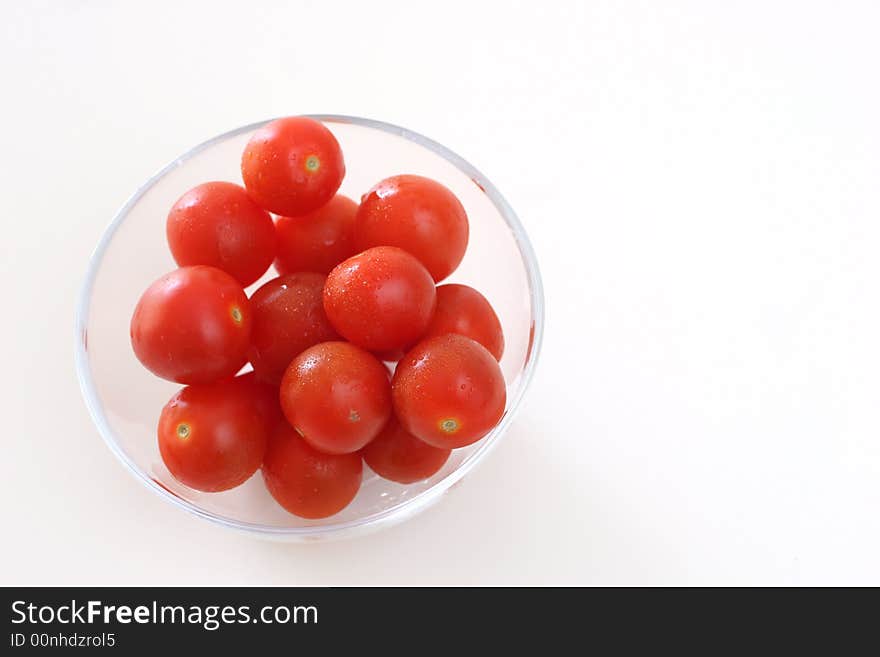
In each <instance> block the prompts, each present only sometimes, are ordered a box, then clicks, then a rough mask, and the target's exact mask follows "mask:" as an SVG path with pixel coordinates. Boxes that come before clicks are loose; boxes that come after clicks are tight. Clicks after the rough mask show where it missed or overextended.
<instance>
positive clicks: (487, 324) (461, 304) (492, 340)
mask: <svg viewBox="0 0 880 657" xmlns="http://www.w3.org/2000/svg"><path fill="white" fill-rule="evenodd" d="M446 333H458V334H459V335H463V336H465V337H466V338H470V339H471V340H476V341H477V342H479V343H480V344H481V345H483V346H484V347H486V349H488V350H489V353H491V354H492V355H493V356H495V360H501V355H502V354H503V353H504V333H503V332H502V331H501V322H499V321H498V315H496V314H495V311H494V310H493V309H492V306H491V305H489V302H488V301H486V297H484V296H483V295H482V294H480V293H479V292H477V291H476V290H475V289H474V288H472V287H468V286H467V285H456V284H454V283H450V284H448V285H440V286H439V287H438V288H437V309H436V310H435V311H434V318H433V319H432V320H431V323H430V324H428V329H427V330H426V331H425V335H424V336H423V337H422V339H423V340H426V339H428V338H432V337H434V336H437V335H445V334H446Z"/></svg>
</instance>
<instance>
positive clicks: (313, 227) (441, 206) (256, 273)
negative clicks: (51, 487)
mask: <svg viewBox="0 0 880 657" xmlns="http://www.w3.org/2000/svg"><path fill="white" fill-rule="evenodd" d="M241 173H242V179H243V181H244V187H242V186H240V185H237V184H233V183H231V182H207V183H204V184H202V185H199V186H197V187H195V188H194V189H191V190H189V191H188V192H186V193H185V194H184V195H183V196H182V197H181V198H180V199H179V200H178V201H177V202H176V203H175V204H174V206H173V207H172V208H171V211H170V212H169V214H168V219H167V223H166V232H167V239H168V246H169V247H170V250H171V253H172V255H173V256H174V259H175V261H176V262H177V264H178V265H179V268H178V269H176V270H174V271H172V272H170V273H168V274H166V275H165V276H163V277H161V278H160V279H159V280H157V281H155V282H154V283H153V284H152V285H151V286H150V287H149V288H148V289H147V290H146V292H144V294H143V296H142V297H141V299H140V300H139V302H138V304H137V307H136V308H135V311H134V315H133V317H132V320H131V342H132V346H133V348H134V352H135V354H136V356H137V357H138V359H139V360H140V362H141V363H142V364H143V365H144V366H145V367H146V368H147V369H149V370H150V371H151V372H153V373H154V374H155V375H157V376H160V377H162V378H164V379H168V380H170V381H175V382H177V383H181V384H184V385H185V387H184V388H182V389H181V390H180V391H179V392H177V394H175V395H174V396H173V397H172V398H171V399H170V400H169V401H168V403H167V404H166V405H165V407H164V408H163V409H162V412H161V416H160V418H159V427H158V438H159V451H160V453H161V455H162V459H163V460H164V462H165V465H166V466H167V467H168V470H169V471H170V472H171V474H172V475H173V476H174V477H175V478H176V479H177V480H178V481H180V482H181V483H182V484H184V485H186V486H189V487H190V488H194V489H196V490H199V491H206V492H217V491H224V490H228V489H230V488H233V487H235V486H238V485H240V484H242V483H243V482H245V481H246V480H247V479H248V478H250V477H251V476H252V475H253V474H254V473H255V472H256V471H257V470H258V469H262V474H263V479H264V481H265V483H266V487H267V488H268V490H269V492H270V493H271V494H272V496H273V497H274V498H275V499H276V500H277V501H278V503H279V504H281V506H283V507H284V508H285V509H286V510H287V511H289V512H290V513H293V514H295V515H297V516H301V517H304V518H323V517H326V516H330V515H332V514H334V513H337V512H338V511H340V510H342V509H343V508H344V507H345V506H346V505H347V504H348V503H349V502H351V500H352V499H353V498H354V497H355V495H356V494H357V492H358V489H359V488H360V485H361V478H362V468H363V465H362V461H366V463H367V465H369V467H370V468H372V469H373V470H374V471H375V472H376V473H378V474H379V475H380V476H382V477H385V478H387V479H389V480H391V481H396V482H400V483H411V482H415V481H420V480H422V479H425V478H427V477H430V476H431V475H433V474H434V473H436V472H437V471H438V470H439V469H440V468H441V467H442V466H443V464H444V463H445V462H446V461H447V459H448V458H449V454H450V452H451V450H452V449H454V448H457V447H464V446H466V445H470V444H472V443H474V442H475V441H477V440H479V439H480V438H482V437H483V436H485V435H486V434H487V433H488V432H489V431H490V430H491V429H492V428H493V427H494V426H495V425H496V424H497V423H498V421H499V420H500V419H501V416H502V414H503V413H504V406H505V402H506V387H505V382H504V377H503V376H502V373H501V369H500V367H499V365H498V361H499V360H500V358H501V355H502V352H503V350H504V337H503V333H502V329H501V324H500V322H499V320H498V317H497V315H496V314H495V311H494V310H493V309H492V306H491V305H490V304H489V302H488V301H487V300H486V299H485V298H484V297H483V296H482V295H481V294H480V293H479V292H477V291H476V290H474V289H473V288H471V287H468V286H465V285H453V284H447V285H439V286H438V285H437V283H438V282H440V281H441V280H443V279H444V278H446V277H447V276H448V275H449V274H450V273H452V272H453V271H454V270H455V268H456V267H457V266H458V264H459V263H460V262H461V259H462V258H463V257H464V253H465V249H466V248H467V242H468V219H467V215H466V213H465V210H464V208H463V207H462V205H461V203H460V202H459V200H458V199H457V198H456V197H455V195H453V193H452V192H451V191H450V190H448V189H447V188H446V187H444V186H443V185H441V184H439V183H437V182H435V181H433V180H430V179H428V178H424V177H420V176H415V175H397V176H393V177H390V178H386V179H385V180H382V181H381V182H379V183H378V184H377V185H375V186H374V187H373V188H372V189H371V190H370V191H369V192H367V193H366V194H365V195H364V196H363V197H362V198H361V202H360V204H358V203H355V202H354V201H352V200H351V199H349V198H346V197H345V196H342V195H339V194H337V190H338V189H339V186H340V184H341V182H342V179H343V177H344V175H345V164H344V161H343V156H342V151H341V149H340V147H339V143H338V142H337V140H336V138H335V137H334V136H333V134H332V133H331V132H330V131H329V130H328V129H327V128H326V127H325V126H324V125H323V124H321V123H319V122H317V121H314V120H312V119H309V118H304V117H290V118H285V119H279V120H277V121H273V122H271V123H268V124H266V125H265V126H263V127H262V128H260V129H259V130H257V132H256V133H254V135H253V136H252V137H251V139H250V141H249V142H248V144H247V146H246V148H245V150H244V153H243V155H242V159H241ZM273 214H274V215H276V217H274V218H273ZM273 262H274V265H275V268H276V269H277V270H278V273H279V276H278V277H277V278H273V279H272V280H270V281H268V282H267V283H265V284H264V285H262V286H261V287H259V288H258V289H257V290H256V291H255V292H254V293H253V294H252V295H251V296H250V298H248V297H247V295H246V294H245V291H244V289H245V288H246V287H248V286H249V285H251V284H253V283H255V282H256V281H257V280H258V279H260V278H261V277H262V276H263V274H265V272H266V271H267V270H268V269H269V267H270V266H271V265H272V263H273ZM247 363H250V364H251V366H252V368H253V371H248V372H246V373H240V372H241V371H242V369H243V367H244V366H245V365H246V364H247ZM395 363H396V365H395ZM392 371H393V375H392Z"/></svg>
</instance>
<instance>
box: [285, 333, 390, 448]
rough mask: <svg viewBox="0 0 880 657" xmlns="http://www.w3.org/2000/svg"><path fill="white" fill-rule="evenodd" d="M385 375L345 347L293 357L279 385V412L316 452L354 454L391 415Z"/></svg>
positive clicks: (331, 345) (366, 356)
mask: <svg viewBox="0 0 880 657" xmlns="http://www.w3.org/2000/svg"><path fill="white" fill-rule="evenodd" d="M389 378H390V377H389V375H388V370H387V369H386V368H385V366H384V365H383V364H382V363H380V362H379V361H378V360H377V359H376V357H375V356H373V355H372V354H370V353H368V352H366V351H364V350H363V349H360V348H358V347H355V346H354V345H352V344H348V343H347V342H324V343H322V344H318V345H315V346H314V347H310V348H308V349H306V350H305V351H304V352H302V353H301V354H300V355H299V356H297V357H296V358H295V359H294V360H293V362H292V363H291V364H290V367H288V368H287V372H285V373H284V379H282V381H281V410H283V411H284V416H285V417H286V418H287V421H288V422H290V424H292V425H293V427H294V428H295V429H296V430H297V431H298V432H299V434H300V435H301V436H302V437H303V438H305V440H306V441H307V442H308V443H309V444H310V445H312V447H315V448H316V449H319V450H321V451H322V452H326V453H328V454H347V453H349V452H356V451H357V450H359V449H360V448H361V447H363V446H364V445H366V444H367V443H368V442H370V441H371V440H372V439H373V438H375V437H376V434H378V433H379V431H380V430H381V429H382V427H383V426H384V425H385V423H386V422H387V421H388V418H389V416H390V415H391V383H390V381H389Z"/></svg>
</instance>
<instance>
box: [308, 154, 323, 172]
mask: <svg viewBox="0 0 880 657" xmlns="http://www.w3.org/2000/svg"><path fill="white" fill-rule="evenodd" d="M320 168H321V160H320V159H319V158H318V156H317V155H309V156H308V157H307V158H306V170H307V171H313V172H314V171H317V170H318V169H320Z"/></svg>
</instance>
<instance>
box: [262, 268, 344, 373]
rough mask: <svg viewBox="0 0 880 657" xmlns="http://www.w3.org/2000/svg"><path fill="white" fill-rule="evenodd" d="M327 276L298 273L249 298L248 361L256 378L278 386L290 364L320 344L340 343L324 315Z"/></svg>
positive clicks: (267, 286) (272, 282)
mask: <svg viewBox="0 0 880 657" xmlns="http://www.w3.org/2000/svg"><path fill="white" fill-rule="evenodd" d="M325 280H326V276H324V275H323V274H317V273H312V272H299V273H296V274H288V275H286V276H279V277H278V278H274V279H272V280H271V281H269V282H267V283H265V284H264V285H263V286H262V287H260V289H258V290H257V291H256V292H254V294H253V295H252V296H251V298H250V306H251V316H252V319H253V326H252V328H251V347H250V350H249V351H248V359H249V360H250V362H251V364H252V365H253V366H254V371H255V372H256V375H257V377H259V378H260V379H261V380H263V381H266V382H267V383H273V384H275V385H278V384H279V383H281V377H282V376H284V371H285V370H286V369H287V366H288V365H290V361H292V360H293V359H294V357H296V356H297V355H298V354H299V353H301V352H302V351H304V350H305V349H308V348H309V347H311V346H313V345H316V344H318V343H320V342H327V341H330V340H338V339H339V335H338V334H337V333H336V331H335V330H333V327H332V326H331V325H330V320H328V319H327V315H326V313H325V312H324V303H323V291H324V281H325Z"/></svg>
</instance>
